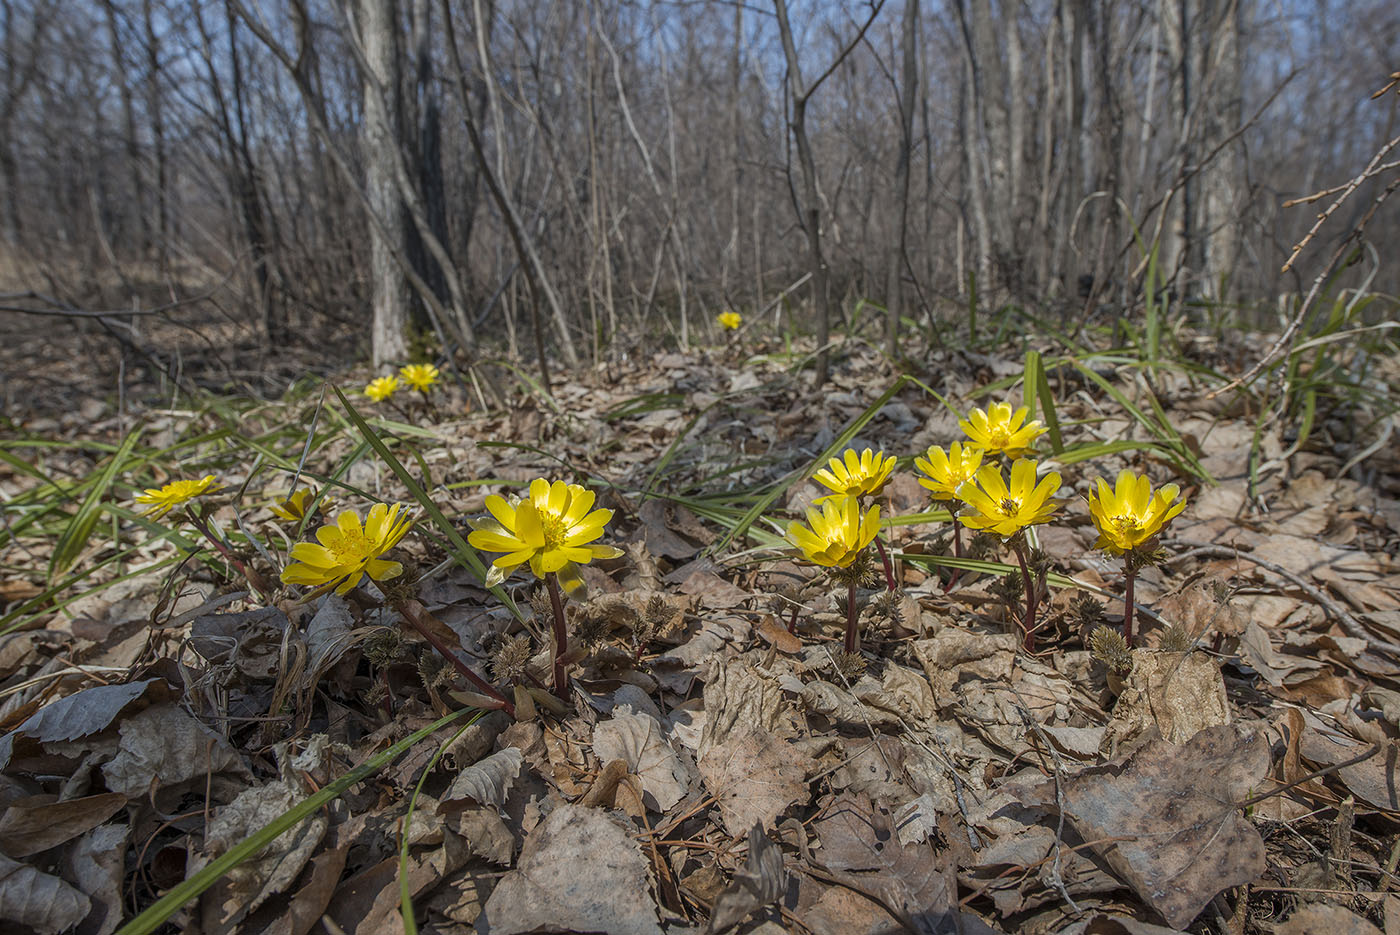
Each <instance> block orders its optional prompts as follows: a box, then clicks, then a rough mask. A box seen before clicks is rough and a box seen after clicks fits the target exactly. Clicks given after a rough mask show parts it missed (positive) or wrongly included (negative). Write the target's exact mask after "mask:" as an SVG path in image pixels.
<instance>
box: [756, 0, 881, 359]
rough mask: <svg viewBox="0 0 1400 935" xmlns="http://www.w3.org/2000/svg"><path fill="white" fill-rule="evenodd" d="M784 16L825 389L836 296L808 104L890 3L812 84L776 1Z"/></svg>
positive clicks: (874, 11) (781, 1)
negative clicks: (827, 255) (826, 252)
mask: <svg viewBox="0 0 1400 935" xmlns="http://www.w3.org/2000/svg"><path fill="white" fill-rule="evenodd" d="M773 6H774V10H775V12H776V13H777V15H778V32H779V34H780V35H781V37H782V40H783V55H784V56H785V57H786V58H787V70H788V74H787V85H788V91H789V96H790V101H789V102H790V104H791V106H792V110H791V111H790V112H789V114H788V121H787V124H788V130H789V131H790V132H791V133H792V138H793V140H794V141H795V142H796V143H797V161H798V165H799V166H800V167H801V169H802V198H801V201H800V203H799V206H798V219H799V221H800V222H801V224H802V229H803V232H804V233H806V235H807V265H808V269H809V270H810V271H811V274H812V304H813V306H814V307H815V310H816V313H817V347H818V348H819V350H818V351H817V372H816V374H815V376H814V382H815V383H816V385H817V386H825V385H826V381H827V377H828V375H829V372H830V367H831V350H830V348H828V347H827V344H828V343H829V342H830V341H831V297H830V295H829V294H828V270H827V265H826V258H825V257H824V256H822V231H821V202H820V201H819V200H818V198H817V163H816V159H815V158H814V157H813V155H812V143H811V140H809V139H808V137H807V104H808V103H809V102H810V101H811V99H812V95H813V94H815V93H816V91H817V89H818V88H820V87H821V86H822V83H823V82H825V81H826V79H827V78H829V77H831V74H832V72H834V71H835V70H836V69H837V68H838V67H840V65H841V63H842V62H843V61H844V60H845V58H846V56H847V55H849V54H850V52H851V50H852V49H854V48H855V47H856V45H857V44H859V43H860V41H861V40H862V39H863V38H864V37H865V33H866V30H868V29H869V28H870V24H871V23H873V22H875V17H877V16H879V15H880V9H881V8H882V7H883V6H884V0H880V2H878V3H875V4H873V6H872V7H871V11H870V17H869V19H867V20H866V21H865V25H864V26H862V27H861V28H860V31H859V32H858V33H857V34H856V37H855V39H853V40H852V41H851V42H850V43H849V44H848V45H846V46H845V48H843V49H842V50H841V52H840V53H839V54H838V55H837V56H836V58H835V59H834V60H833V61H832V63H831V65H830V66H828V67H827V69H826V70H825V71H823V72H822V73H821V74H820V76H819V77H817V78H816V79H815V80H814V81H813V82H812V84H811V85H808V84H807V83H806V82H805V81H804V80H803V79H802V64H801V62H800V61H799V60H798V58H797V45H796V43H795V42H794V40H793V37H792V24H791V23H789V22H788V12H787V2H786V0H773Z"/></svg>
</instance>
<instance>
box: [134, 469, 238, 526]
mask: <svg viewBox="0 0 1400 935" xmlns="http://www.w3.org/2000/svg"><path fill="white" fill-rule="evenodd" d="M222 486H223V485H222V484H217V483H215V482H214V475H213V474H206V475H204V476H203V477H201V478H200V479H199V480H173V481H171V482H170V483H168V484H166V485H165V486H164V487H152V488H149V489H148V490H147V491H146V492H145V493H141V494H137V495H136V502H137V503H149V504H151V507H150V509H148V510H147V511H146V515H147V516H164V515H165V514H166V513H169V512H170V511H171V510H173V509H174V508H175V507H177V506H180V505H181V504H182V503H189V502H190V501H191V500H193V499H194V498H195V497H199V496H203V495H204V494H206V493H210V492H211V491H215V490H218V489H219V488H220V487H222Z"/></svg>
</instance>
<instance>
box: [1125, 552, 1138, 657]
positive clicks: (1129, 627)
mask: <svg viewBox="0 0 1400 935" xmlns="http://www.w3.org/2000/svg"><path fill="white" fill-rule="evenodd" d="M1136 580H1137V571H1136V570H1135V569H1134V568H1133V565H1132V562H1131V560H1126V559H1125V560H1124V565H1123V642H1125V643H1127V644H1128V648H1129V649H1131V648H1132V646H1133V582H1134V581H1136Z"/></svg>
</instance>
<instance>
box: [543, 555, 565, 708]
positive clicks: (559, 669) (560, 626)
mask: <svg viewBox="0 0 1400 935" xmlns="http://www.w3.org/2000/svg"><path fill="white" fill-rule="evenodd" d="M544 580H545V583H546V584H547V585H548V586H549V603H550V605H551V606H552V607H553V608H554V694H555V695H556V696H557V697H558V698H559V700H560V701H565V700H567V699H568V697H569V679H568V676H566V675H565V674H564V654H565V653H566V652H568V651H569V630H568V627H567V625H566V624H565V621H564V600H563V598H562V597H560V596H559V577H558V576H557V575H556V574H555V573H554V572H550V573H549V574H547V575H545V576H544Z"/></svg>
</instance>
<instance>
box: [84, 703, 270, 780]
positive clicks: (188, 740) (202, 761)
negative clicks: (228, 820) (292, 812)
mask: <svg viewBox="0 0 1400 935" xmlns="http://www.w3.org/2000/svg"><path fill="white" fill-rule="evenodd" d="M225 773H227V774H230V775H235V776H239V777H241V778H244V779H249V778H251V776H252V774H251V773H250V772H249V771H248V768H247V767H246V766H244V765H243V760H242V758H241V757H240V756H239V755H238V751H237V750H235V749H234V748H233V746H232V745H231V744H230V743H229V742H228V741H227V740H226V739H224V738H223V737H222V736H221V735H219V734H216V733H214V732H213V731H212V730H210V729H209V728H207V727H205V726H204V725H203V724H201V723H200V722H199V721H197V720H196V719H195V718H193V717H192V716H190V715H189V714H188V713H186V711H185V709H184V708H181V707H179V706H178V705H174V704H165V705H157V706H156V707H153V708H147V709H146V710H144V711H142V712H141V713H139V714H137V715H135V716H134V717H129V718H127V719H126V720H124V721H122V724H121V744H120V749H119V750H118V752H117V755H116V756H115V757H113V758H112V760H111V761H110V762H108V763H106V764H104V765H103V767H102V775H103V777H104V778H105V779H106V781H107V788H109V789H111V790H113V791H114V792H120V793H122V794H123V795H126V796H127V797H129V798H133V799H135V798H140V797H141V796H143V795H146V794H147V793H149V792H150V791H151V790H153V789H154V790H163V791H171V790H173V789H174V788H175V787H177V786H180V785H182V784H184V783H193V782H198V784H199V785H200V787H201V788H202V787H203V785H204V782H205V780H206V778H207V777H208V776H209V775H210V774H213V775H214V776H216V777H217V776H219V775H220V774H225Z"/></svg>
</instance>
